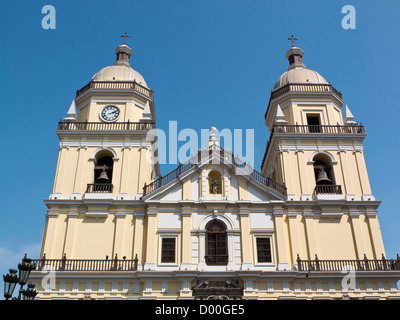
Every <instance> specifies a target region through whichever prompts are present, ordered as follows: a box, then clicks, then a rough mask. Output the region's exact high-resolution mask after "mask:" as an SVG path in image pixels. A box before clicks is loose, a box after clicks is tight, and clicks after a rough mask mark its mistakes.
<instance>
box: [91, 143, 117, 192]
mask: <svg viewBox="0 0 400 320" xmlns="http://www.w3.org/2000/svg"><path fill="white" fill-rule="evenodd" d="M113 158H114V155H113V154H112V152H110V151H109V150H101V151H99V152H98V153H97V154H96V156H95V158H94V160H95V161H94V181H93V184H91V185H90V186H91V187H90V188H91V190H90V192H112V177H113V167H114V160H113Z"/></svg>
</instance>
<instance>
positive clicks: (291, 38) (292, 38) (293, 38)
mask: <svg viewBox="0 0 400 320" xmlns="http://www.w3.org/2000/svg"><path fill="white" fill-rule="evenodd" d="M288 40H292V47H294V46H295V45H294V40H299V39H297V38H295V37H293V35H292V36H291V37H290V38H288Z"/></svg>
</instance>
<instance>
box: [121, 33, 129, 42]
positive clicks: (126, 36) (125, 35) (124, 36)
mask: <svg viewBox="0 0 400 320" xmlns="http://www.w3.org/2000/svg"><path fill="white" fill-rule="evenodd" d="M130 37H131V36H128V35H127V34H126V32H125V33H124V35H123V36H121V38H124V44H125V42H126V38H130Z"/></svg>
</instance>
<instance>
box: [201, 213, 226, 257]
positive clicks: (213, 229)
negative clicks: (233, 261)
mask: <svg viewBox="0 0 400 320" xmlns="http://www.w3.org/2000/svg"><path fill="white" fill-rule="evenodd" d="M206 263H207V265H227V264H228V242H227V235H226V225H225V224H224V223H223V222H222V221H220V220H217V219H214V220H211V221H210V222H209V223H207V225H206Z"/></svg>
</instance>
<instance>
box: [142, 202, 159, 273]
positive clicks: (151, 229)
mask: <svg viewBox="0 0 400 320" xmlns="http://www.w3.org/2000/svg"><path fill="white" fill-rule="evenodd" d="M146 216H147V237H146V238H147V240H146V261H145V264H144V269H145V270H154V269H155V267H156V259H157V242H158V241H157V240H158V237H157V209H155V208H148V209H147V212H146Z"/></svg>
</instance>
